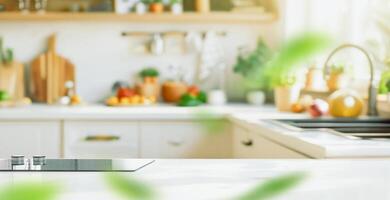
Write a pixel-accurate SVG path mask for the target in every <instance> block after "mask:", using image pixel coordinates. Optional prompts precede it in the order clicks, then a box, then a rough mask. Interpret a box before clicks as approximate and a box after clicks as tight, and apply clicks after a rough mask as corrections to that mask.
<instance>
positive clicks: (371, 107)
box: [324, 44, 378, 116]
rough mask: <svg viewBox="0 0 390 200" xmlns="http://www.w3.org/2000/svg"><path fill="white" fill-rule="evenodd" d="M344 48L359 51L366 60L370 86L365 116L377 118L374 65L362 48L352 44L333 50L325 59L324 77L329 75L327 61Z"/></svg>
mask: <svg viewBox="0 0 390 200" xmlns="http://www.w3.org/2000/svg"><path fill="white" fill-rule="evenodd" d="M346 48H355V49H358V50H360V51H361V52H362V53H363V54H364V55H365V56H366V58H367V60H368V64H369V67H370V85H369V89H368V110H367V115H368V116H378V110H377V106H376V104H377V103H376V101H377V97H376V96H377V88H376V87H375V83H374V65H373V62H372V59H371V56H370V54H369V53H368V52H367V51H366V50H364V49H363V48H362V47H360V46H357V45H354V44H343V45H341V46H339V47H337V48H336V49H335V50H333V51H332V52H331V53H330V55H329V57H328V58H327V59H326V61H325V64H324V75H325V77H327V76H328V75H329V73H330V66H329V65H328V63H329V61H330V60H331V58H332V57H333V56H334V55H335V54H336V53H337V52H339V51H340V50H342V49H346Z"/></svg>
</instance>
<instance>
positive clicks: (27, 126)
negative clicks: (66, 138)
mask: <svg viewBox="0 0 390 200" xmlns="http://www.w3.org/2000/svg"><path fill="white" fill-rule="evenodd" d="M60 150H61V123H60V122H27V121H17V122H16V121H15V122H11V121H10V122H4V121H2V122H0V158H9V157H10V156H12V155H24V156H26V157H32V156H34V155H45V156H47V157H49V158H59V157H60V156H61V155H60V152H61V151H60Z"/></svg>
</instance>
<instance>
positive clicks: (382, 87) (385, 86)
mask: <svg viewBox="0 0 390 200" xmlns="http://www.w3.org/2000/svg"><path fill="white" fill-rule="evenodd" d="M389 82H390V71H387V72H384V73H383V74H382V77H381V81H380V83H379V94H387V93H389V92H390V87H389Z"/></svg>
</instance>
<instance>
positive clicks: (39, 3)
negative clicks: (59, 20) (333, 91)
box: [34, 0, 47, 13]
mask: <svg viewBox="0 0 390 200" xmlns="http://www.w3.org/2000/svg"><path fill="white" fill-rule="evenodd" d="M34 7H35V10H36V11H37V12H39V13H44V12H46V8H47V0H35V2H34Z"/></svg>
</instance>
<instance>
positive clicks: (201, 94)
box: [198, 91, 207, 103]
mask: <svg viewBox="0 0 390 200" xmlns="http://www.w3.org/2000/svg"><path fill="white" fill-rule="evenodd" d="M198 100H199V101H201V102H203V103H207V94H206V92H203V91H200V92H199V94H198Z"/></svg>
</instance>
